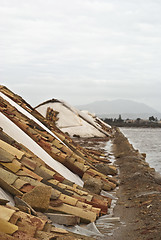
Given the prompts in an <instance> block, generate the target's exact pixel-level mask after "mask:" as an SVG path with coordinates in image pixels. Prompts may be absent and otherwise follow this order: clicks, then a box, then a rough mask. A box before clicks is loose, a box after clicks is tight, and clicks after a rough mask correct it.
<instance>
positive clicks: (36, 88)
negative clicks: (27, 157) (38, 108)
mask: <svg viewBox="0 0 161 240" xmlns="http://www.w3.org/2000/svg"><path fill="white" fill-rule="evenodd" d="M160 9H161V2H160V1H157V0H154V1H151V0H146V1H145V0H142V1H139V0H135V1H134V0H133V1H127V0H122V1H119V0H114V1H110V0H69V1H65V0H60V1H56V0H46V1H44V0H34V1H32V0H28V1H25V0H15V1H12V0H5V1H1V3H0V34H1V38H0V52H1V58H0V66H1V67H0V74H1V79H2V84H4V85H6V86H7V87H9V88H11V90H13V91H15V92H16V93H17V94H19V95H22V96H23V97H24V98H25V99H26V100H28V101H29V102H30V103H31V104H32V105H36V104H39V103H40V102H42V101H44V100H47V99H49V98H60V99H64V100H66V101H69V102H70V103H71V104H73V105H76V104H81V103H87V102H91V101H95V100H104V99H115V98H126V99H132V100H137V101H142V102H144V103H147V104H149V105H150V106H152V107H155V108H156V109H157V110H159V111H161V107H160V104H159V102H160V100H161V97H160V87H161V86H160V85H161V80H160V79H161V70H160V58H161V49H160V42H161V31H160V29H161V15H160ZM35 93H36V94H35Z"/></svg>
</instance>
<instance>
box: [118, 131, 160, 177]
mask: <svg viewBox="0 0 161 240" xmlns="http://www.w3.org/2000/svg"><path fill="white" fill-rule="evenodd" d="M120 130H121V131H122V133H123V134H124V135H125V136H126V137H127V138H128V140H129V142H130V143H131V144H132V145H133V147H134V148H135V149H138V150H139V152H144V153H146V161H147V162H148V163H149V165H150V167H152V168H155V170H156V171H157V172H159V173H161V128H120Z"/></svg>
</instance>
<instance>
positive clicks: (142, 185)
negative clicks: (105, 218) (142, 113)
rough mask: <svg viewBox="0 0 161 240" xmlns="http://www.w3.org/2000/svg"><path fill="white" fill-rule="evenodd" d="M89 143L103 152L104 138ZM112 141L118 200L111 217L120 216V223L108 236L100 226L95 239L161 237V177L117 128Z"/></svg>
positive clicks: (155, 238) (152, 238)
mask: <svg viewBox="0 0 161 240" xmlns="http://www.w3.org/2000/svg"><path fill="white" fill-rule="evenodd" d="M106 140H107V139H106ZM89 142H90V141H89ZM91 142H92V141H91ZM91 142H90V143H89V146H90V147H92V146H93V147H95V148H98V149H99V147H100V148H101V149H102V151H103V149H104V147H105V141H104V142H100V143H99V144H98V142H97V144H96V145H97V146H96V145H95V144H94V142H95V141H94V140H93V144H92V143H91ZM112 142H113V143H112V151H113V154H114V156H115V159H116V161H115V165H116V166H117V167H118V170H119V174H118V180H119V187H118V189H117V191H116V195H117V198H118V200H117V203H116V206H115V207H114V212H113V217H118V218H120V222H121V224H119V226H116V227H115V226H114V227H113V231H112V232H113V233H112V234H111V236H109V234H107V233H106V232H107V226H106V225H105V226H104V228H103V229H101V233H102V234H104V236H103V237H96V238H95V239H97V240H102V239H108V240H120V239H124V240H144V239H146V240H160V239H161V178H160V176H158V175H157V173H156V172H155V170H154V169H153V168H150V167H149V164H148V163H147V162H146V154H145V153H140V152H139V151H138V150H135V149H134V148H133V146H132V145H131V144H130V143H129V141H128V139H127V138H126V137H125V136H124V135H123V134H122V133H121V132H120V130H119V129H118V128H117V129H116V133H115V136H114V139H113V140H112ZM84 143H87V140H86V141H84ZM107 224H108V223H107Z"/></svg>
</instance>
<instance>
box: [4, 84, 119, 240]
mask: <svg viewBox="0 0 161 240" xmlns="http://www.w3.org/2000/svg"><path fill="white" fill-rule="evenodd" d="M0 91H1V96H0V111H1V113H0V114H3V115H4V116H6V117H7V118H8V119H9V120H10V121H11V122H12V123H14V124H15V125H16V126H18V127H19V128H20V129H21V130H22V131H23V132H25V133H26V134H27V135H28V136H29V137H30V138H31V139H33V140H34V141H35V142H36V143H37V144H38V145H39V146H40V147H41V148H43V149H44V150H45V151H46V152H47V153H48V154H49V155H50V156H51V157H52V158H53V159H54V160H57V161H58V162H60V163H61V164H63V165H64V166H66V167H67V168H68V169H70V171H72V172H73V173H75V174H77V175H78V176H80V177H81V178H82V180H83V181H85V182H86V181H89V180H91V181H93V183H94V184H96V185H97V183H98V182H100V183H101V189H100V191H101V190H102V189H103V190H107V191H110V190H112V189H114V188H115V187H116V185H117V181H116V179H115V178H114V177H111V176H108V175H105V174H104V173H102V172H101V171H99V170H98V168H96V165H97V164H98V163H100V162H103V161H105V157H104V156H103V155H102V156H101V157H100V155H99V154H98V153H96V152H94V151H93V152H92V151H91V152H90V151H88V150H86V149H84V148H82V147H80V146H79V145H78V144H75V143H74V142H73V140H72V139H70V138H69V136H66V135H65V134H64V133H62V132H61V131H60V130H59V129H58V128H57V127H56V126H54V124H51V123H50V121H49V122H48V121H47V120H46V119H45V118H44V117H43V116H41V115H40V114H39V113H38V112H37V111H36V110H34V109H33V108H32V107H31V106H30V105H29V104H27V103H26V102H25V101H24V100H23V99H22V98H21V97H19V96H17V95H15V94H13V93H12V92H11V91H10V90H8V89H7V88H5V87H3V86H1V87H0ZM4 96H7V97H8V98H9V99H11V100H12V101H13V102H14V103H15V104H18V105H19V106H21V107H22V108H23V109H25V110H26V111H27V112H28V113H29V114H31V116H34V118H36V119H38V122H37V121H35V120H34V119H33V118H30V115H27V114H24V113H22V112H21V111H20V110H18V109H17V108H16V107H15V106H16V105H15V106H14V105H13V104H11V102H10V101H9V100H8V99H6V98H5V97H4ZM39 121H40V122H41V123H43V124H44V126H45V127H47V128H48V130H46V128H45V127H43V126H42V125H41V124H39ZM101 159H104V160H103V161H101ZM113 169H114V167H113ZM116 173H117V172H116ZM0 187H2V188H3V189H4V190H5V191H6V192H7V193H10V194H11V195H12V196H13V197H14V200H15V204H16V208H11V207H9V206H8V205H5V206H2V207H3V211H4V212H5V211H6V212H7V211H10V214H9V216H10V217H9V218H7V219H5V218H4V217H3V216H0V221H1V223H2V226H4V227H1V228H0V234H1V235H0V236H1V239H7V238H5V234H7V236H8V234H9V235H11V237H10V238H8V239H17V238H20V236H21V239H22V238H24V239H25V237H26V239H28V238H27V237H28V232H29V231H27V229H29V228H30V227H31V229H33V231H31V232H32V234H31V236H30V239H50V237H52V236H53V237H54V236H58V237H60V236H59V235H54V234H55V232H54V231H58V232H60V231H61V230H54V228H53V227H52V225H51V223H50V224H49V222H50V221H49V220H48V218H46V219H45V220H42V219H44V213H45V214H46V215H47V216H48V217H50V219H51V220H52V221H53V222H56V223H59V224H61V223H62V224H64V225H68V224H69V225H74V224H79V223H80V222H86V223H87V222H94V221H95V220H96V219H97V218H98V217H99V216H101V215H103V214H107V212H108V207H110V205H111V199H110V198H108V197H104V196H101V195H98V194H96V193H95V191H93V192H91V190H92V188H88V187H87V184H86V188H84V187H80V186H79V185H77V184H76V183H74V182H72V181H70V180H68V179H66V178H65V177H63V176H62V174H60V173H58V172H57V171H56V170H55V169H53V168H51V167H50V166H49V165H47V164H46V163H45V162H44V161H43V160H42V159H41V158H40V157H38V156H37V155H35V154H34V153H33V152H32V151H31V150H30V149H28V148H27V147H26V146H24V145H22V144H21V142H17V141H16V140H15V139H13V138H12V137H11V136H9V135H7V134H6V133H5V132H4V131H3V129H2V128H1V129H0ZM1 202H3V201H0V204H1ZM8 209H9V210H8ZM11 212H12V213H13V214H12V215H13V216H12V215H11ZM40 212H41V214H42V213H43V214H42V215H41V214H40ZM64 214H65V215H64ZM4 215H5V214H4ZM13 219H14V220H13ZM24 219H25V220H24ZM27 219H28V220H27ZM39 219H40V220H39ZM12 220H13V221H12ZM26 221H27V222H28V224H27V223H26ZM41 221H42V222H41ZM43 221H44V222H43ZM37 222H38V224H40V228H39V227H38V226H37V225H35V224H36V223H37ZM67 223H68V224H67ZM10 224H11V225H10ZM48 225H50V226H48ZM8 226H12V227H11V229H12V230H11V232H10V231H9V230H8V228H9V227H8ZM3 229H6V230H3ZM46 229H47V230H46ZM62 231H63V230H62ZM44 234H46V235H44ZM60 234H64V232H63V233H60ZM23 236H24V237H23ZM44 236H46V238H45V237H44ZM43 237H44V238H43ZM56 239H57V238H56ZM58 239H59V238H58ZM73 239H74V238H73ZM75 239H76V238H75Z"/></svg>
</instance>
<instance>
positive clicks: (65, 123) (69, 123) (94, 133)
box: [36, 102, 105, 137]
mask: <svg viewBox="0 0 161 240" xmlns="http://www.w3.org/2000/svg"><path fill="white" fill-rule="evenodd" d="M48 107H50V108H52V109H53V110H54V111H58V112H59V115H58V118H59V120H58V121H57V122H56V124H57V127H59V128H60V129H61V130H62V131H63V132H68V134H69V135H70V136H73V135H74V134H75V135H79V136H80V137H105V134H104V133H102V132H101V131H100V130H98V129H97V128H96V124H95V123H93V120H91V118H90V117H89V116H87V118H86V120H84V119H85V116H84V115H85V113H82V115H83V116H84V117H83V118H84V119H83V118H82V117H80V116H79V112H80V111H79V112H77V110H76V109H75V108H73V107H71V106H69V105H68V104H66V103H64V102H63V103H61V102H49V103H45V104H43V105H41V106H39V107H38V108H36V110H37V111H39V112H40V113H41V114H42V115H43V116H44V117H45V116H46V111H47V108H48ZM87 120H88V121H87ZM89 122H90V123H89Z"/></svg>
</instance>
